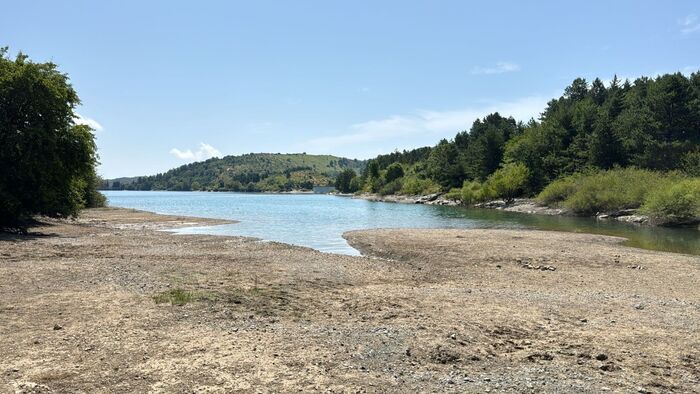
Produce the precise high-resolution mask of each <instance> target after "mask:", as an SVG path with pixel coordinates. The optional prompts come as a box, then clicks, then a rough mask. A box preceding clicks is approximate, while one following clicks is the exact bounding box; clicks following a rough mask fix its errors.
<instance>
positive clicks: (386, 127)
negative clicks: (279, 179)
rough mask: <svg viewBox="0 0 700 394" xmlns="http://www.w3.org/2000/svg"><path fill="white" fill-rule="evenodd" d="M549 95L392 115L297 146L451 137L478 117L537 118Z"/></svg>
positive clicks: (332, 147) (326, 148) (333, 147)
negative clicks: (444, 109) (339, 133)
mask: <svg viewBox="0 0 700 394" xmlns="http://www.w3.org/2000/svg"><path fill="white" fill-rule="evenodd" d="M549 99H550V97H549V96H531V97H525V98H522V99H519V100H516V101H511V102H502V103H492V104H487V105H483V106H479V107H473V108H465V109H461V110H452V111H435V110H420V111H415V112H414V113H412V114H408V115H393V116H389V117H386V118H383V119H377V120H370V121H367V122H362V123H357V124H354V125H351V126H350V127H349V128H348V130H347V132H346V133H344V134H341V135H336V136H332V137H321V138H314V139H311V140H308V141H306V142H304V143H302V144H299V145H297V146H296V148H298V149H301V150H304V151H313V152H319V153H321V152H323V153H333V152H337V151H339V150H340V149H348V148H351V147H353V146H354V147H355V148H358V147H359V146H360V145H362V144H366V143H370V142H371V143H380V142H392V141H396V142H397V144H398V145H400V144H401V142H402V141H403V140H405V139H406V138H409V137H421V136H423V137H424V136H429V137H432V138H433V139H436V141H435V142H437V138H442V137H450V138H451V137H452V136H454V135H455V134H457V133H458V132H459V131H461V130H465V129H469V128H470V127H471V125H472V123H473V122H474V120H476V119H477V118H483V117H484V116H486V115H488V114H490V113H493V112H499V113H500V114H501V115H503V116H513V117H514V118H515V119H518V120H523V121H527V120H529V119H530V118H538V117H539V115H540V113H541V111H543V110H544V108H545V107H546V104H547V102H548V101H549Z"/></svg>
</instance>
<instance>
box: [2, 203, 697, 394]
mask: <svg viewBox="0 0 700 394" xmlns="http://www.w3.org/2000/svg"><path fill="white" fill-rule="evenodd" d="M217 223H221V221H214V220H208V219H197V218H184V217H173V216H163V215H154V214H150V213H146V212H139V211H133V210H124V209H98V210H88V211H85V212H84V213H83V215H82V216H81V217H80V218H79V219H78V220H76V221H69V220H44V221H43V224H42V225H41V226H39V227H37V228H35V229H33V234H31V235H29V236H24V237H21V236H12V235H0V354H1V355H2V357H0V392H36V393H50V392H56V393H62V392H86V393H95V392H154V393H157V392H163V393H171V392H190V393H191V392H196V393H204V392H206V393H210V392H231V391H242V392H290V391H303V392H312V391H320V392H352V393H355V392H488V391H490V392H538V393H539V392H577V393H578V392H604V391H610V392H664V393H665V392H694V391H696V392H697V390H698V387H700V291H698V285H699V284H700V258H699V257H698V256H688V255H680V254H671V253H661V252H652V251H645V250H639V249H633V248H628V247H624V246H621V245H619V241H620V239H618V238H613V237H605V236H599V235H586V234H573V233H560V232H542V231H510V230H373V231H357V232H350V233H347V234H346V238H347V239H348V241H349V242H350V243H351V244H352V245H353V246H355V247H357V248H358V249H360V250H362V251H363V253H364V254H365V256H364V257H351V256H340V255H333V254H327V253H321V252H318V251H314V250H312V249H308V248H302V247H296V246H290V245H284V244H279V243H274V242H260V241H259V240H256V239H252V238H243V237H218V236H206V235H174V234H170V233H167V232H163V231H158V230H163V229H167V228H173V227H179V226H183V225H212V224H217ZM168 299H170V300H171V302H162V301H168ZM177 304H184V305H177Z"/></svg>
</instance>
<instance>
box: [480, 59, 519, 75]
mask: <svg viewBox="0 0 700 394" xmlns="http://www.w3.org/2000/svg"><path fill="white" fill-rule="evenodd" d="M516 71H520V65H518V64H515V63H512V62H503V61H501V62H496V65H495V66H493V67H481V66H476V67H474V68H472V74H474V75H490V74H503V73H511V72H516Z"/></svg>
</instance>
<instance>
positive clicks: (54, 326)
mask: <svg viewBox="0 0 700 394" xmlns="http://www.w3.org/2000/svg"><path fill="white" fill-rule="evenodd" d="M53 329H54V331H58V330H63V326H61V325H60V324H54V325H53Z"/></svg>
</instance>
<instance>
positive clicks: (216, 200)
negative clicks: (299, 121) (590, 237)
mask: <svg viewBox="0 0 700 394" xmlns="http://www.w3.org/2000/svg"><path fill="white" fill-rule="evenodd" d="M103 193H104V194H105V195H106V196H107V198H108V200H109V204H110V205H111V206H115V207H124V208H135V209H140V210H145V211H151V212H156V213H163V214H176V215H187V216H199V217H207V218H216V219H229V220H237V221H239V223H236V224H227V225H221V226H211V227H191V228H183V229H178V230H176V232H178V233H183V234H217V235H242V236H249V237H257V238H261V239H263V240H271V241H279V242H285V243H289V244H294V245H301V246H308V247H311V248H314V249H318V250H320V251H323V252H333V253H344V254H352V255H356V254H359V253H358V252H357V251H356V250H355V249H353V248H352V247H350V246H349V245H348V244H347V242H345V240H344V239H343V237H342V234H343V233H344V232H346V231H349V230H360V229H371V228H407V227H410V228H508V229H542V230H557V231H572V232H586V233H595V234H606V235H617V236H621V237H625V238H628V241H627V245H630V246H635V247H640V248H645V249H655V250H664V251H672V252H680V253H689V254H700V231H699V230H697V229H669V228H658V227H641V226H635V225H630V224H626V223H620V222H603V221H596V220H595V219H590V218H575V217H559V216H544V215H529V214H520V213H513V212H502V211H497V210H490V209H468V208H457V207H441V206H432V205H417V204H393V203H382V202H371V201H365V200H359V199H351V198H347V197H335V196H329V195H316V194H297V195H292V194H257V193H221V192H217V193H207V192H141V191H106V192H103Z"/></svg>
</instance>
